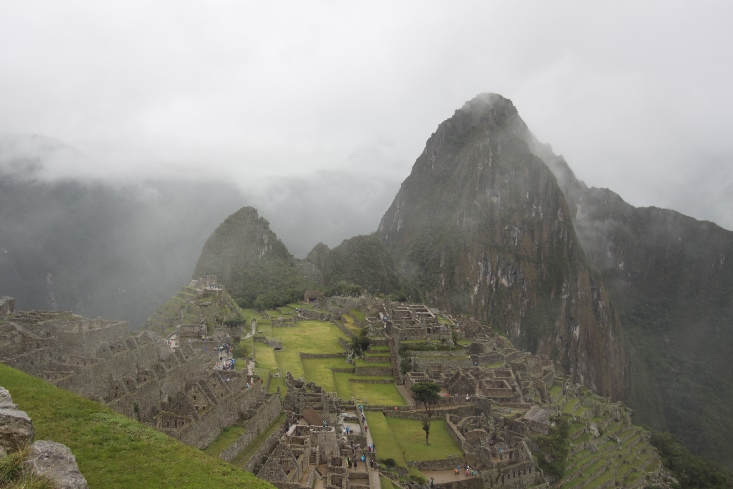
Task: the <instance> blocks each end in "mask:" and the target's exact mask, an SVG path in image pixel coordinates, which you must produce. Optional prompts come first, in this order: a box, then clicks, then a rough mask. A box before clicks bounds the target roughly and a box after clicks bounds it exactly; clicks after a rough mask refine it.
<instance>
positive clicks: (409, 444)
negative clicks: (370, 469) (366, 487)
mask: <svg viewBox="0 0 733 489" xmlns="http://www.w3.org/2000/svg"><path fill="white" fill-rule="evenodd" d="M366 418H367V424H368V425H369V432H370V433H371V435H372V439H373V440H374V444H375V445H376V446H377V450H378V451H379V458H380V459H386V458H393V459H394V460H395V462H396V463H397V465H398V466H399V467H407V463H406V462H405V459H406V460H416V461H424V460H440V459H444V458H448V457H449V456H451V455H456V456H458V457H461V456H462V455H463V452H461V449H460V448H459V447H458V446H457V445H456V443H455V441H453V438H451V436H450V435H449V434H448V430H447V429H446V427H445V420H440V419H434V420H432V422H431V423H430V445H426V444H425V432H424V431H423V429H422V421H419V420H415V419H401V418H392V417H389V416H384V414H382V413H381V412H379V411H368V412H367V413H366ZM403 453H404V454H405V455H404V458H403V456H402V454H403Z"/></svg>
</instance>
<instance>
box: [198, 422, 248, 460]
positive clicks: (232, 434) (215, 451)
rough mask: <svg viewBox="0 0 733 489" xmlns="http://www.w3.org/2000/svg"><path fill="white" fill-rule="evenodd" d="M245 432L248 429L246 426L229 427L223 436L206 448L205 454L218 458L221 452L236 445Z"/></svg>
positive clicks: (225, 429)
mask: <svg viewBox="0 0 733 489" xmlns="http://www.w3.org/2000/svg"><path fill="white" fill-rule="evenodd" d="M245 431H246V428H245V427H244V426H240V425H234V426H227V427H226V428H224V430H223V431H222V432H221V434H220V435H219V436H217V437H216V440H214V441H213V442H211V445H209V446H208V447H206V448H204V453H205V454H206V455H210V456H212V457H218V456H219V454H220V453H221V452H223V451H224V450H225V449H226V448H228V447H229V445H231V444H232V443H234V442H235V441H236V440H237V438H239V437H240V436H242V435H243V434H244V432H245Z"/></svg>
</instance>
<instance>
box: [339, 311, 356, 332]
mask: <svg viewBox="0 0 733 489" xmlns="http://www.w3.org/2000/svg"><path fill="white" fill-rule="evenodd" d="M341 322H342V323H343V324H344V326H346V328H347V329H348V330H349V331H351V332H352V333H354V334H355V335H357V336H358V335H359V333H361V328H360V327H359V326H357V325H356V324H354V318H352V317H351V316H349V315H348V314H344V315H342V316H341Z"/></svg>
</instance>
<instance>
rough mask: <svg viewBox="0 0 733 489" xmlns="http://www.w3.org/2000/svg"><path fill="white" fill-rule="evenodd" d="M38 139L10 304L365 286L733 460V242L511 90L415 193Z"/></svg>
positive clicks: (420, 163) (420, 179)
mask: <svg viewBox="0 0 733 489" xmlns="http://www.w3.org/2000/svg"><path fill="white" fill-rule="evenodd" d="M36 139H37V140H33V139H31V140H27V139H26V140H23V141H22V144H18V143H17V142H16V143H14V144H10V145H8V144H6V145H5V146H3V145H2V144H0V149H1V148H8V147H12V148H20V150H13V151H10V150H5V154H6V155H9V156H8V157H6V158H0V162H1V163H0V170H1V171H2V174H1V176H0V222H1V223H2V228H1V229H2V233H1V234H0V293H2V294H4V295H11V296H15V297H16V298H17V299H18V300H19V304H18V307H19V308H20V309H31V308H37V309H70V310H72V311H74V312H77V313H80V314H84V315H86V316H96V315H102V316H104V317H107V318H109V319H125V320H128V321H130V322H131V325H132V326H133V328H137V327H139V326H140V325H141V324H142V323H143V322H144V320H145V319H146V318H147V317H148V316H149V315H150V314H152V312H153V310H154V309H155V307H157V306H158V305H159V304H161V303H163V302H164V301H165V300H166V299H167V298H168V297H170V295H172V294H173V293H174V292H175V291H176V290H177V289H178V288H179V287H180V286H181V285H182V284H184V283H185V282H186V281H188V280H189V279H190V278H191V276H192V275H193V274H205V273H216V274H217V275H219V276H220V277H221V279H222V280H223V281H224V283H225V284H227V281H231V283H230V284H227V285H228V287H229V288H230V291H231V292H232V293H233V295H235V296H236V295H237V294H239V295H240V297H235V298H238V299H240V300H243V301H245V302H246V303H247V304H248V305H251V304H256V301H257V300H258V298H259V299H268V300H270V299H273V297H272V293H273V290H274V289H276V288H278V287H281V286H282V285H283V284H289V285H290V286H292V287H291V288H293V290H292V291H291V292H293V293H296V292H298V291H299V290H302V289H303V288H304V287H311V286H314V287H321V288H327V287H330V286H333V285H334V284H335V283H338V282H339V281H348V282H354V283H356V284H358V285H361V286H362V287H365V288H366V289H367V290H370V291H377V292H380V293H384V294H390V293H395V294H397V295H401V296H404V297H409V298H410V300H425V301H426V302H428V303H430V304H434V305H438V306H440V307H442V308H445V309H447V310H449V311H451V312H452V313H454V314H468V315H472V316H475V317H476V318H478V319H480V320H481V321H483V322H485V323H487V324H490V325H491V326H492V327H494V328H497V329H499V330H500V331H503V332H504V333H505V334H506V335H507V336H509V337H510V338H511V339H512V341H513V342H515V344H517V345H518V346H520V347H522V348H525V349H527V350H530V351H533V352H540V353H545V354H548V355H550V356H551V357H552V358H553V359H554V360H555V361H556V362H557V363H558V364H559V365H560V366H561V367H562V368H563V369H564V370H565V371H566V372H568V373H570V374H571V375H572V376H573V378H574V380H576V381H578V382H583V383H585V384H587V385H589V386H590V387H592V388H593V389H594V390H595V391H596V392H599V393H601V394H603V395H607V396H610V397H613V398H615V399H625V400H626V401H627V402H628V403H629V404H630V405H631V406H632V407H633V408H634V409H635V410H636V411H637V416H638V417H637V421H638V422H643V423H648V424H650V425H651V426H652V427H653V428H655V429H669V430H671V431H672V432H673V433H675V434H676V435H677V436H679V437H680V439H681V440H682V441H683V442H684V443H685V444H686V445H687V446H688V447H689V448H690V449H691V450H693V451H695V452H696V453H700V454H704V455H706V456H709V457H713V458H717V459H718V460H721V461H724V462H725V461H729V460H731V458H732V457H731V453H733V446H732V444H731V443H730V440H731V439H733V423H731V421H730V420H729V419H728V416H727V413H728V411H729V406H730V405H731V403H733V380H732V377H733V376H732V375H731V373H733V371H732V370H731V369H730V366H729V365H728V362H727V358H728V352H729V351H730V349H731V348H733V330H732V329H731V324H733V269H732V268H731V266H733V265H731V259H732V256H731V255H733V233H732V232H730V231H727V230H725V229H723V228H721V227H719V226H717V225H716V224H713V223H711V222H706V221H697V220H695V219H693V218H690V217H687V216H683V215H681V214H679V213H677V212H675V211H671V210H665V209H659V208H653V207H650V208H635V207H633V206H631V205H629V204H628V203H626V202H625V201H624V200H623V199H622V198H621V197H620V196H618V195H617V194H615V193H614V192H612V191H610V190H606V189H597V188H592V187H588V186H586V185H585V183H583V182H582V181H580V180H578V179H577V178H576V177H575V175H574V173H573V171H572V170H571V169H570V166H569V165H568V164H567V162H566V161H565V160H564V158H563V157H562V156H558V155H555V154H554V153H553V152H552V150H551V148H550V147H549V146H548V145H544V144H541V143H539V142H538V141H537V139H536V138H535V137H534V136H533V135H532V133H531V132H530V130H529V128H528V127H527V125H526V124H525V123H524V121H522V119H521V118H520V117H519V114H518V112H517V110H516V108H515V107H514V105H513V104H512V103H511V101H509V100H507V99H505V98H503V97H501V96H499V95H494V94H483V95H480V96H479V97H477V98H476V99H474V100H472V101H470V102H468V103H467V104H466V105H465V106H464V107H462V108H461V109H459V110H457V111H456V112H455V113H454V114H453V116H452V117H450V118H449V119H447V120H446V121H444V122H443V123H441V124H440V125H439V127H438V129H437V130H436V132H435V133H433V135H432V136H431V137H430V138H429V139H428V141H427V144H426V146H425V149H424V151H423V152H422V154H421V155H420V156H419V157H418V158H417V160H416V162H415V164H414V166H413V169H412V173H411V174H410V176H408V177H407V179H405V181H404V182H403V183H402V185H400V186H399V190H398V186H397V185H395V183H394V182H393V181H392V180H390V178H389V177H384V178H370V177H367V175H368V173H364V174H363V175H357V174H355V173H354V172H353V171H350V172H320V173H310V174H308V173H304V174H303V176H302V177H282V178H279V179H276V178H273V179H271V180H269V181H263V180H253V181H252V183H251V185H249V186H248V187H246V188H244V189H239V188H237V187H235V186H234V185H232V184H231V183H225V182H221V181H217V180H207V179H191V178H181V177H176V178H166V179H163V178H160V179H143V178H138V179H131V180H129V181H128V182H127V183H111V182H109V181H101V180H92V179H81V178H75V179H68V178H67V179H64V178H57V177H55V176H53V174H52V173H44V171H46V172H47V170H48V166H47V165H48V164H49V162H53V161H61V162H62V163H63V162H64V161H66V160H65V158H76V157H78V156H79V155H78V154H77V152H75V151H73V150H66V149H64V150H62V151H58V152H57V151H56V150H55V149H54V148H55V147H57V146H58V143H53V142H49V141H48V140H45V139H43V138H36ZM58 155H62V156H63V157H61V156H58ZM60 164H61V163H60ZM355 175H356V176H355ZM395 194H396V195H395ZM390 202H391V206H390ZM245 205H254V206H255V207H257V210H255V209H244V208H243V207H244V206H245ZM380 207H381V209H382V210H381V211H380V210H379V209H380ZM237 209H240V210H239V211H237ZM385 209H386V212H384V210H385ZM235 211H236V212H235ZM377 212H380V213H381V212H384V214H383V216H382V218H381V221H379V219H378V218H375V213H377ZM227 216H229V217H227ZM349 216H352V217H351V218H350V217H349ZM225 218H226V219H225ZM220 223H221V224H220ZM212 231H213V232H212ZM369 233H371V234H369ZM355 235H366V236H355ZM348 236H355V237H353V238H350V239H346V240H343V242H341V239H343V237H348ZM207 238H208V240H207ZM205 241H206V246H204V242H205ZM319 241H323V242H324V243H325V244H318V245H316V246H314V245H315V243H317V242H319ZM339 243H340V244H339ZM311 248H312V251H311V252H310V253H308V251H309V250H311ZM202 249H203V250H204V251H203V252H202V251H201V250H202ZM306 255H307V256H306ZM304 257H305V259H303V258H304ZM197 259H198V262H197ZM197 263H198V264H197ZM373 264H377V266H372V265H373ZM194 265H196V270H195V272H194ZM270 278H273V279H274V280H269V279H270ZM270 289H273V290H270ZM295 289H297V290H295ZM268 294H270V295H269V296H268Z"/></svg>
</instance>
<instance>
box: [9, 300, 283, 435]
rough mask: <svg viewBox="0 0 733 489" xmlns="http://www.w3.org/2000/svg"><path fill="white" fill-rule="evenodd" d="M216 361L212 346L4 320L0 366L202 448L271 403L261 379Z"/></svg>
mask: <svg viewBox="0 0 733 489" xmlns="http://www.w3.org/2000/svg"><path fill="white" fill-rule="evenodd" d="M218 355H219V352H218V351H217V349H216V348H215V343H214V342H213V341H212V342H203V341H202V342H199V344H197V343H190V344H189V343H183V344H181V346H180V347H178V348H171V347H170V346H169V344H168V342H167V341H166V340H165V339H163V338H161V337H160V336H158V335H157V334H156V333H154V332H151V331H141V332H138V333H132V332H130V330H129V327H128V324H127V323H126V322H115V321H106V320H102V319H87V318H84V317H81V316H77V315H74V314H71V313H69V312H37V311H32V312H15V314H5V315H2V316H0V362H3V363H5V364H7V365H9V366H11V367H14V368H17V369H19V370H22V371H24V372H26V373H29V374H31V375H35V376H37V377H40V378H42V379H44V380H47V381H49V382H51V383H53V384H55V385H57V386H59V387H61V388H64V389H68V390H70V391H72V392H75V393H77V394H80V395H83V396H85V397H88V398H90V399H93V400H96V401H99V402H101V403H103V404H105V405H107V406H109V407H111V408H112V409H114V410H115V411H117V412H119V413H121V414H124V415H126V416H128V417H130V418H133V419H137V420H138V421H141V422H143V423H145V424H147V425H149V426H152V427H154V428H157V429H158V430H160V431H163V432H165V433H167V434H169V435H170V436H173V437H174V438H177V439H179V440H181V441H183V442H184V443H187V444H189V445H192V446H194V447H197V448H204V447H206V446H207V445H208V444H209V443H211V442H212V441H213V440H214V439H215V438H216V437H217V436H218V435H219V433H221V431H222V429H223V428H224V427H226V426H230V425H232V424H234V423H235V422H237V421H239V420H240V419H242V418H246V417H248V416H251V415H253V414H254V413H255V412H256V411H257V408H258V407H260V406H261V405H263V404H265V403H266V402H267V400H268V399H269V397H271V395H268V394H266V393H265V390H264V386H263V385H262V383H261V382H260V380H259V378H256V377H254V376H247V374H246V372H236V371H233V370H216V369H214V368H213V367H214V365H215V363H216V361H217V360H218ZM278 404H279V403H278Z"/></svg>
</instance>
